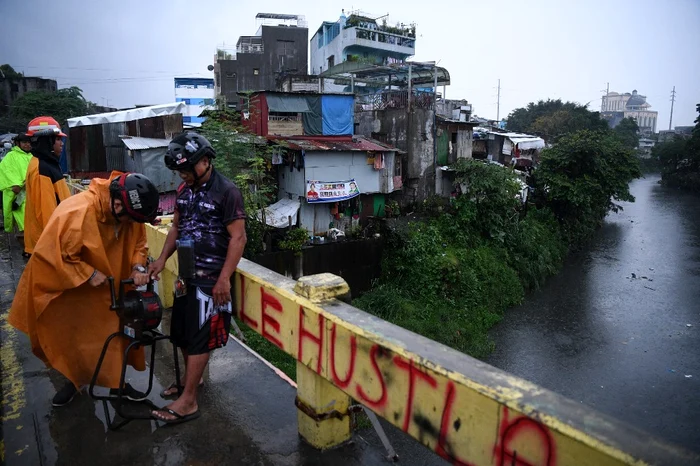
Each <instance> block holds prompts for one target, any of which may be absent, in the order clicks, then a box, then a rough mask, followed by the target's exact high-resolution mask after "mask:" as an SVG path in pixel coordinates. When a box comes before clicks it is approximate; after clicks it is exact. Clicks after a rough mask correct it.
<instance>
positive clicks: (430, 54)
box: [0, 0, 700, 129]
mask: <svg viewBox="0 0 700 466" xmlns="http://www.w3.org/2000/svg"><path fill="white" fill-rule="evenodd" d="M352 2H358V3H356V4H354V3H350V4H344V3H342V2H318V1H315V2H314V1H311V0H297V1H294V2H291V1H288V0H287V1H278V0H263V1H258V2H254V1H246V2H244V1H240V0H197V1H193V0H187V1H185V0H118V1H112V0H100V1H95V0H62V1H58V2H56V1H48V0H32V1H27V0H0V18H2V20H3V21H2V23H3V28H2V30H1V31H2V32H1V33H0V63H10V64H11V65H12V66H14V67H15V68H16V69H18V70H19V71H23V72H25V74H26V75H28V76H35V75H39V76H43V77H47V78H54V79H57V80H58V84H59V87H66V86H70V85H77V86H79V87H80V88H82V89H83V91H84V95H85V97H86V98H87V99H89V100H92V101H94V102H96V103H98V104H109V105H110V106H116V107H129V106H133V105H134V104H158V103H166V102H172V101H174V88H173V87H174V86H173V77H174V76H176V75H199V76H203V77H213V76H212V74H211V73H210V72H209V71H207V65H209V64H211V63H212V62H213V55H214V53H215V51H216V48H217V45H218V44H222V43H224V42H225V43H226V44H229V45H231V46H234V45H235V43H236V41H237V39H238V36H240V35H253V34H255V32H256V30H257V27H256V22H255V15H256V13H258V12H265V13H289V14H299V15H305V16H306V20H307V21H308V24H309V39H311V37H312V36H313V34H314V33H315V31H316V29H317V28H318V27H319V26H320V24H321V22H322V21H324V20H327V21H335V20H336V19H338V17H339V15H340V12H341V9H342V8H345V9H346V10H350V9H361V10H363V11H366V12H369V13H372V14H375V15H376V16H380V15H383V14H386V13H390V14H391V17H392V19H393V20H399V21H402V22H404V23H409V22H416V23H417V29H418V40H417V44H416V56H415V60H424V61H431V60H436V61H439V65H440V66H444V67H445V68H447V69H448V70H449V72H450V74H451V79H452V85H451V86H448V88H447V97H448V98H460V99H467V100H469V101H470V102H471V103H472V104H473V105H474V111H475V113H476V114H478V115H480V116H483V117H489V118H495V117H496V100H497V98H496V94H497V89H496V87H497V83H498V79H499V78H500V79H501V87H502V89H501V112H500V114H501V117H504V116H506V115H507V114H508V113H509V112H510V111H511V110H512V109H514V108H517V107H521V106H524V105H526V104H527V103H528V102H531V101H536V100H539V99H546V98H561V99H563V100H572V101H576V102H579V103H584V104H585V103H588V102H590V103H591V104H590V106H591V109H593V110H599V109H600V102H601V96H602V94H603V92H601V91H602V90H604V89H605V87H606V83H608V82H609V83H610V90H611V91H617V92H631V91H632V90H633V89H637V90H638V91H639V93H640V94H643V95H646V96H647V100H648V102H649V103H650V104H651V105H652V109H653V110H657V111H658V112H659V125H658V128H657V129H666V128H668V120H669V112H670V101H669V100H670V93H671V89H672V88H673V86H674V85H675V86H676V92H677V100H676V105H675V110H674V118H673V123H674V126H676V125H691V124H693V120H694V119H695V117H696V112H695V105H696V104H697V103H700V26H698V25H699V24H700V0H576V1H572V0H513V1H508V0H500V1H498V2H493V1H486V0H480V1H473V0H444V1H440V2H434V3H431V2H425V1H416V0H372V1H366V2H365V3H359V0H352Z"/></svg>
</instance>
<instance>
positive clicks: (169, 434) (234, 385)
mask: <svg viewBox="0 0 700 466" xmlns="http://www.w3.org/2000/svg"><path fill="white" fill-rule="evenodd" d="M13 241H14V238H9V237H8V236H7V235H5V234H4V233H0V339H1V341H2V347H0V355H1V356H2V357H1V359H0V361H1V364H0V366H1V369H2V371H1V374H0V376H1V388H2V389H1V390H0V419H1V420H2V422H1V423H0V458H4V462H3V461H2V460H0V464H6V465H8V466H15V465H31V466H36V465H42V466H43V465H71V466H72V465H91V466H93V465H100V466H112V465H159V466H160V465H229V464H232V465H233V464H235V465H238V464H241V465H249V464H250V465H282V466H284V465H326V464H332V465H339V466H344V465H384V464H388V462H387V461H386V460H385V456H386V450H384V448H383V447H382V445H381V442H380V440H379V438H378V436H377V435H376V434H375V433H374V431H373V430H371V429H360V430H357V431H356V432H355V435H354V437H353V440H352V442H351V443H349V444H346V445H344V446H342V447H340V448H337V449H335V450H331V451H328V452H323V453H321V452H318V451H316V450H314V449H313V448H311V447H310V446H308V445H307V444H306V443H304V442H303V441H302V440H300V438H299V436H298V430H297V409H296V407H295V405H294V398H295V396H296V389H295V388H294V387H292V386H291V385H290V384H289V383H287V382H286V381H284V380H283V379H281V378H280V377H279V376H278V375H277V374H276V373H275V372H274V371H273V370H272V369H271V368H270V367H268V366H267V365H265V364H264V363H263V362H261V361H260V360H259V359H258V358H257V357H256V356H255V355H253V354H252V353H251V352H249V351H247V350H246V349H245V348H244V347H243V346H241V345H239V344H237V343H236V342H235V341H231V340H230V341H229V344H228V345H227V346H226V347H225V348H224V349H222V350H218V351H216V352H215V353H214V356H213V357H212V360H211V362H210V364H209V367H208V369H207V372H205V375H204V379H205V388H204V390H203V392H202V393H201V395H200V401H199V406H200V410H201V411H202V416H201V417H200V418H199V419H196V420H194V421H191V422H187V423H184V424H181V425H176V426H164V427H159V426H158V425H157V424H156V423H155V421H150V420H146V421H133V422H131V423H130V424H128V425H126V426H124V427H123V428H122V429H121V430H119V431H116V432H112V431H109V430H108V429H107V426H106V421H105V415H104V411H103V408H102V404H101V402H96V401H93V400H92V399H91V398H90V397H89V396H87V395H82V396H78V397H76V398H75V399H74V400H73V401H72V402H71V403H70V404H69V405H67V406H64V407H61V408H54V407H52V406H51V399H52V397H53V396H54V394H55V393H56V390H58V389H60V388H61V387H62V386H63V384H64V380H65V379H63V377H62V376H60V375H59V374H57V373H56V372H55V371H49V370H47V369H46V368H45V367H44V365H43V363H41V362H40V361H39V360H38V359H37V358H36V357H34V355H33V354H32V353H31V348H30V344H29V341H28V339H27V337H26V336H25V335H24V334H22V333H19V332H17V331H15V330H14V329H13V328H12V327H10V326H9V324H8V323H7V313H8V311H9V308H10V305H11V303H12V298H13V295H14V287H15V284H16V282H17V280H18V279H19V276H20V275H21V272H22V270H23V267H24V261H23V259H22V258H21V256H20V252H19V250H18V248H17V245H16V243H14V242H13ZM164 325H165V326H166V327H165V328H167V323H166V322H164ZM157 355H158V357H157V362H156V364H155V368H156V369H155V378H156V381H155V383H154V389H153V391H152V393H151V395H150V397H149V399H150V400H151V401H153V402H154V403H155V404H156V405H158V406H163V405H165V404H167V403H168V402H167V401H165V400H163V399H161V398H160V396H159V395H158V394H159V393H160V392H161V390H162V389H163V386H167V385H169V384H170V382H172V381H173V380H174V375H173V369H172V368H173V364H172V349H171V347H170V346H169V345H162V346H160V347H159V349H158V352H157ZM145 374H147V373H146V372H136V371H130V372H129V373H128V374H127V375H128V380H127V381H128V382H130V383H131V384H132V385H133V386H134V387H135V388H137V389H141V390H144V389H145V388H146V387H147V386H148V381H147V378H146V375H145ZM98 390H99V389H98ZM105 391H106V389H102V393H104V392H105ZM127 409H128V410H139V409H140V410H141V411H142V412H143V410H144V409H145V407H143V406H142V405H139V404H130V405H129V406H126V407H125V410H127ZM146 411H147V409H146ZM111 412H113V410H112V411H111ZM384 426H385V429H386V430H387V434H388V436H389V438H390V439H391V442H392V444H393V446H394V448H395V449H396V452H397V453H398V455H399V457H400V458H402V459H403V464H425V465H442V464H445V462H444V461H443V460H442V459H440V458H439V457H437V456H436V455H435V454H434V453H432V452H431V451H429V450H428V449H427V448H425V447H423V446H422V445H420V444H419V443H418V442H416V441H414V440H413V439H411V438H409V437H408V436H406V435H405V434H403V433H402V432H401V431H399V430H398V429H395V428H394V427H392V426H390V425H388V424H385V425H384Z"/></svg>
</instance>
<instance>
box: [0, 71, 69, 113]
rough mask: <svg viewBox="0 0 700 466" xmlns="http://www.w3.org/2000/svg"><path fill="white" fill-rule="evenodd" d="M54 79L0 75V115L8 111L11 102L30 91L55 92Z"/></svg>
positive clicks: (56, 87) (56, 86)
mask: <svg viewBox="0 0 700 466" xmlns="http://www.w3.org/2000/svg"><path fill="white" fill-rule="evenodd" d="M57 89H58V85H57V84H56V80H55V79H44V78H37V77H29V76H21V77H13V78H5V77H2V76H0V115H2V114H5V113H7V112H8V111H9V109H10V106H11V105H12V103H13V102H14V101H15V100H17V99H18V98H19V97H21V96H23V95H24V94H25V93H27V92H31V91H45V92H56V90H57Z"/></svg>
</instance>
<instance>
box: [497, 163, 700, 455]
mask: <svg viewBox="0 0 700 466" xmlns="http://www.w3.org/2000/svg"><path fill="white" fill-rule="evenodd" d="M658 179H659V178H658V176H656V175H648V176H647V178H644V179H640V180H636V181H635V182H633V183H632V185H631V191H632V194H634V195H635V196H636V202H635V203H624V211H623V212H620V213H617V214H615V213H611V214H610V215H609V216H608V218H607V219H606V222H605V225H604V226H603V227H602V229H601V230H600V231H599V232H598V233H597V235H596V237H595V239H594V240H593V242H592V244H591V245H590V246H589V247H588V248H587V249H586V250H585V251H584V252H582V253H580V254H576V255H575V256H572V257H570V258H569V260H568V261H567V263H566V264H565V266H564V268H563V270H562V271H561V273H560V274H559V275H557V276H556V277H552V278H551V279H550V280H549V281H548V282H547V283H546V285H545V286H544V287H543V288H542V289H541V290H539V291H537V292H535V293H533V294H532V295H530V296H528V297H527V298H526V302H525V303H524V304H523V305H522V306H520V307H518V308H515V309H512V310H510V311H509V312H507V313H506V316H505V318H504V319H503V321H502V322H501V323H500V324H499V325H498V326H497V327H495V328H494V329H493V331H492V336H493V338H494V339H495V341H496V351H495V352H494V353H493V354H492V355H491V356H490V357H489V358H487V360H486V362H488V363H490V364H492V365H494V366H496V367H499V368H501V369H503V370H505V371H507V372H510V373H513V374H515V375H518V376H520V377H523V378H525V379H527V380H529V381H531V382H534V383H536V384H538V385H541V386H543V387H545V388H548V389H550V390H553V391H555V392H558V393H560V394H562V395H564V396H567V397H569V398H571V399H573V400H578V401H581V402H582V403H584V404H586V405H589V406H591V407H593V408H595V409H597V410H598V411H601V412H603V413H606V414H608V415H611V416H613V417H615V418H618V419H620V420H622V421H624V422H627V423H629V424H632V425H634V426H636V427H639V428H641V429H643V430H646V431H647V432H649V433H651V434H653V435H654V436H657V437H660V438H665V439H666V440H669V441H671V442H673V443H676V444H679V445H682V446H684V447H685V448H687V449H689V450H692V451H696V452H698V451H700V197H698V196H693V195H688V194H683V193H681V192H678V191H675V190H671V189H667V188H663V187H661V186H660V185H658V183H657V182H658ZM633 274H634V275H633ZM688 324H690V326H689V325H688Z"/></svg>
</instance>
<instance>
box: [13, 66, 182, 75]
mask: <svg viewBox="0 0 700 466" xmlns="http://www.w3.org/2000/svg"><path fill="white" fill-rule="evenodd" d="M13 68H30V69H44V70H77V71H126V72H128V73H161V74H163V73H170V74H182V73H177V72H174V71H157V70H130V69H126V68H81V67H76V66H25V65H13Z"/></svg>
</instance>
